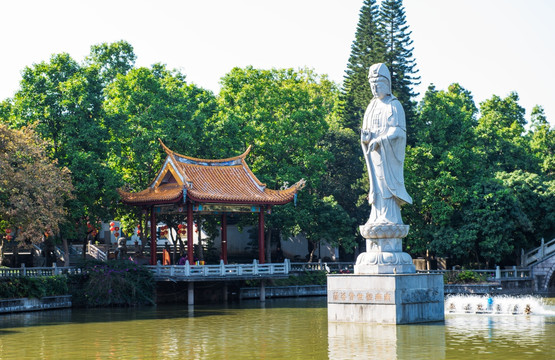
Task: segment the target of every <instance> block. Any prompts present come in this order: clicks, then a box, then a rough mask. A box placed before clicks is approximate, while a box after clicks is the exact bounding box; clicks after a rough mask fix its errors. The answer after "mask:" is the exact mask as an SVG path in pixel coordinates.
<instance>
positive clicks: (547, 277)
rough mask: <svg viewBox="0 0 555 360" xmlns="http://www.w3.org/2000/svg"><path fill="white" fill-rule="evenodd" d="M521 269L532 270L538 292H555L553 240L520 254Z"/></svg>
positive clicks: (554, 247)
mask: <svg viewBox="0 0 555 360" xmlns="http://www.w3.org/2000/svg"><path fill="white" fill-rule="evenodd" d="M521 265H522V266H523V267H529V268H530V269H531V270H532V276H533V277H534V282H535V284H536V291H538V292H555V274H554V273H555V239H553V240H551V241H549V242H547V243H545V242H544V240H543V239H542V243H541V245H540V246H539V247H537V248H536V249H533V250H530V251H528V252H527V253H524V252H523V253H522V264H521Z"/></svg>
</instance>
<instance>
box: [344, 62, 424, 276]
mask: <svg viewBox="0 0 555 360" xmlns="http://www.w3.org/2000/svg"><path fill="white" fill-rule="evenodd" d="M368 81H369V82H370V87H371V89H372V94H373V95H374V97H373V99H372V101H370V104H369V105H368V108H367V109H366V113H365V114H364V120H363V124H362V132H361V145H362V150H363V152H364V158H365V159H366V166H367V168H368V177H369V180H370V191H369V193H368V202H369V203H370V205H372V210H371V212H370V217H369V219H368V221H367V222H366V224H365V225H362V226H361V227H360V232H361V234H362V236H363V237H364V238H366V252H364V253H362V254H360V255H359V257H358V258H357V263H356V265H355V273H358V274H397V273H414V272H415V268H414V265H413V264H412V258H411V257H410V255H409V254H407V253H405V252H403V250H402V238H404V237H405V236H407V234H408V231H409V226H408V225H404V224H403V220H402V218H401V206H402V205H403V204H406V203H409V204H412V198H411V197H410V195H409V194H408V193H407V190H406V189H405V181H404V176H403V165H404V161H405V146H406V142H407V128H406V123H405V112H404V110H403V107H402V105H401V103H400V102H399V100H397V98H395V97H394V96H393V95H392V94H391V75H390V73H389V70H388V69H387V67H386V66H385V65H384V64H381V63H380V64H374V65H372V66H371V67H370V71H369V73H368Z"/></svg>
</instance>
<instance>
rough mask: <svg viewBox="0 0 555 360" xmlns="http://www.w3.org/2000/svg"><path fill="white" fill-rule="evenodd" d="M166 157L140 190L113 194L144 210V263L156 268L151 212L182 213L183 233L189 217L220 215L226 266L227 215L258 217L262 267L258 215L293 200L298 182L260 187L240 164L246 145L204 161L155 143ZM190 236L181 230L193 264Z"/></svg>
mask: <svg viewBox="0 0 555 360" xmlns="http://www.w3.org/2000/svg"><path fill="white" fill-rule="evenodd" d="M159 141H160V144H161V145H162V147H163V149H164V151H165V152H166V154H167V157H166V160H165V161H164V165H163V166H162V168H161V169H160V171H159V172H158V174H157V176H156V178H155V179H154V181H153V182H152V183H151V184H150V186H149V187H148V188H146V189H145V190H142V191H139V192H136V193H131V192H126V191H123V190H118V192H119V194H120V196H121V200H122V202H123V203H124V204H128V205H131V206H139V207H142V208H143V209H144V210H146V211H149V212H150V232H151V237H150V238H151V242H150V246H151V251H150V254H151V256H150V262H151V264H153V265H154V264H156V240H155V239H156V213H168V212H175V213H184V215H185V216H186V221H187V229H188V230H189V229H193V213H195V212H196V213H204V214H206V213H212V214H222V220H221V223H222V230H221V231H222V232H221V239H222V244H221V248H222V254H221V257H222V260H223V261H224V263H226V264H227V230H226V227H227V221H226V214H227V213H231V212H243V213H245V212H247V213H258V256H259V262H260V263H261V264H263V263H264V213H265V212H266V213H269V212H270V211H271V208H272V206H274V205H283V204H286V203H289V202H291V201H293V200H294V199H295V198H296V195H297V192H298V191H299V190H300V189H302V187H303V186H304V180H300V181H299V182H297V183H296V184H294V185H293V186H290V187H289V188H287V189H284V190H271V189H268V188H267V187H266V185H265V184H263V183H261V182H260V181H259V180H258V179H257V178H256V176H255V175H254V174H253V172H252V171H251V170H250V168H249V167H248V165H247V163H246V162H245V158H246V157H247V155H248V154H249V152H250V150H251V147H250V146H249V148H248V149H247V150H246V151H245V152H244V153H243V154H241V155H239V156H236V157H231V158H227V159H217V160H207V159H197V158H193V157H190V156H185V155H180V154H178V153H176V152H174V151H172V150H170V149H169V148H168V147H167V146H165V145H164V143H163V142H162V140H159ZM192 244H193V232H192V231H187V258H188V261H189V263H190V264H192V263H193V256H194V255H193V246H192Z"/></svg>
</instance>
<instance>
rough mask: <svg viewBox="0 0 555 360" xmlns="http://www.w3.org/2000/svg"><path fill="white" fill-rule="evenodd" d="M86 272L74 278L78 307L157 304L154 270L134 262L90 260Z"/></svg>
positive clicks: (72, 277) (72, 290) (74, 296)
mask: <svg viewBox="0 0 555 360" xmlns="http://www.w3.org/2000/svg"><path fill="white" fill-rule="evenodd" d="M83 269H84V272H85V273H84V274H82V275H72V276H71V277H70V285H71V294H72V297H73V303H74V304H75V305H76V306H85V307H95V306H134V305H143V304H154V290H155V283H154V279H153V277H152V274H151V272H150V271H149V270H148V269H147V268H145V267H143V266H139V265H137V264H135V263H133V262H131V261H126V260H124V261H122V260H111V261H108V262H86V263H85V264H84V267H83Z"/></svg>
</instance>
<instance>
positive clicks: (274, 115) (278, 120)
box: [206, 67, 355, 250]
mask: <svg viewBox="0 0 555 360" xmlns="http://www.w3.org/2000/svg"><path fill="white" fill-rule="evenodd" d="M221 83H222V89H221V91H220V94H219V99H218V102H219V112H218V116H216V117H214V118H213V119H212V120H211V123H210V125H209V129H211V131H210V132H209V133H208V134H206V135H207V136H208V137H209V138H210V139H212V140H213V145H212V146H210V149H211V150H212V151H214V155H213V157H228V156H229V154H230V152H231V153H241V152H242V151H244V150H245V148H247V146H248V145H251V144H252V145H253V150H252V152H251V154H250V155H249V158H248V162H249V166H250V167H251V169H252V170H253V172H254V173H255V174H256V176H257V177H258V178H259V179H260V180H261V181H262V182H263V183H265V184H267V186H268V187H269V188H271V189H279V188H283V187H287V186H290V185H292V184H294V183H295V182H297V181H299V180H300V179H305V180H306V188H305V189H303V190H302V191H301V192H300V193H299V194H298V201H297V206H296V207H295V206H294V205H293V204H288V205H285V206H279V207H274V208H273V209H272V215H271V216H269V217H268V219H267V222H266V224H267V228H268V229H270V230H275V232H277V233H280V232H281V233H282V234H284V235H287V234H297V233H301V232H302V233H303V234H305V235H306V237H307V239H309V241H311V242H312V243H313V244H315V243H317V242H319V241H321V240H323V239H325V240H327V241H328V242H330V243H333V244H341V245H342V246H343V247H344V248H345V249H347V250H350V249H352V247H353V245H352V243H353V240H354V233H355V231H354V229H353V226H352V221H351V219H350V217H349V216H348V215H347V214H346V213H345V211H344V209H343V208H342V207H341V205H339V204H338V203H337V201H335V200H334V198H333V197H330V194H329V193H327V192H326V191H327V190H328V189H329V184H330V182H329V181H330V178H329V177H328V176H327V175H328V173H327V172H328V171H329V169H328V165H329V163H330V161H331V160H332V159H333V156H334V153H333V151H331V149H330V147H328V146H327V145H326V144H324V143H323V140H324V139H325V138H326V136H327V135H328V134H329V131H330V126H332V125H333V126H338V125H337V121H338V119H337V111H338V108H337V104H338V98H339V91H338V89H337V87H336V86H335V85H334V84H333V83H332V82H330V81H329V80H328V79H327V78H326V77H325V76H318V75H316V74H314V73H313V72H312V71H310V70H300V71H295V70H293V69H273V70H260V69H254V68H252V67H247V68H245V69H239V68H235V69H233V70H232V71H231V72H230V73H229V74H227V75H226V76H224V77H223V78H222V81H221ZM277 164H279V166H276V165H277ZM324 181H326V183H324Z"/></svg>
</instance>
